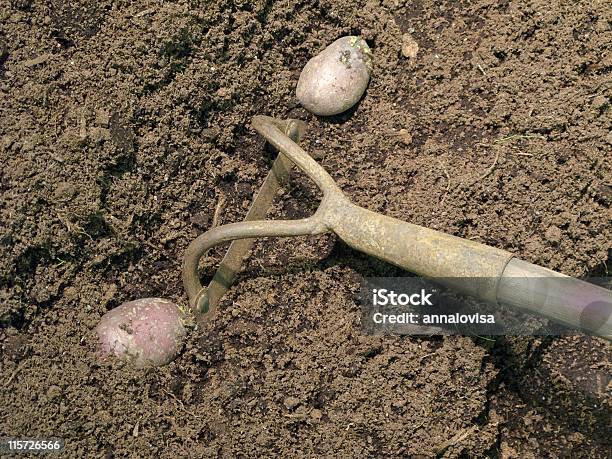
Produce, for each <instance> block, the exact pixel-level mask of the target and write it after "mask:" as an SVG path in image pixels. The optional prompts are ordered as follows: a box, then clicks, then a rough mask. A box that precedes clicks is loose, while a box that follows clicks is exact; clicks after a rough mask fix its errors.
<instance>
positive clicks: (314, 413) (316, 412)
mask: <svg viewBox="0 0 612 459" xmlns="http://www.w3.org/2000/svg"><path fill="white" fill-rule="evenodd" d="M310 417H311V418H312V419H316V420H317V421H318V420H319V419H321V418H322V417H323V413H322V412H321V410H318V409H316V408H315V409H314V410H312V411H311V412H310Z"/></svg>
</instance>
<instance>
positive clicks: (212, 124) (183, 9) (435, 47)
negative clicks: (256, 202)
mask: <svg viewBox="0 0 612 459" xmlns="http://www.w3.org/2000/svg"><path fill="white" fill-rule="evenodd" d="M347 34H360V35H362V36H363V37H364V38H365V39H366V40H367V41H368V43H369V44H370V46H371V48H372V51H373V53H374V57H375V61H374V73H373V77H372V81H371V83H370V86H369V88H368V91H367V93H366V95H365V97H364V99H363V100H362V102H361V103H360V104H359V105H358V107H357V108H356V109H354V110H352V111H351V112H350V113H348V114H345V115H342V116H338V117H334V118H331V119H326V118H317V117H314V116H312V115H310V114H308V113H307V112H306V111H304V110H303V109H301V108H300V107H299V105H298V103H297V101H296V99H295V85H296V83H297V79H298V76H299V73H300V70H301V68H302V67H303V66H304V64H305V63H306V62H307V60H308V59H309V58H310V57H311V56H313V55H314V54H316V53H317V52H319V51H320V50H322V49H323V48H324V47H325V46H326V45H327V44H329V43H331V42H332V41H333V40H335V39H336V38H338V37H340V36H343V35H347ZM405 34H409V35H410V37H412V39H413V40H414V41H416V43H418V46H419V51H418V54H417V56H416V57H410V58H406V57H403V56H402V53H401V49H402V43H403V41H404V40H405V39H407V36H405ZM611 70H612V8H611V7H610V4H609V2H607V1H605V0H594V1H590V2H578V3H576V2H571V1H557V2H550V1H546V2H545V1H497V0H473V1H461V2H459V1H443V2H434V1H421V0H420V1H415V2H403V1H391V0H382V1H367V2H357V1H352V0H334V1H332V0H319V1H297V2H290V1H274V0H265V1H264V0H256V1H252V2H247V1H239V0H226V1H221V0H210V1H197V0H193V1H179V2H172V3H170V2H167V3H162V2H152V1H135V2H109V1H100V2H86V1H72V2H64V1H62V0H54V1H41V2H33V1H32V0H11V1H8V0H0V157H1V161H2V168H1V170H0V190H1V200H0V250H1V251H2V252H1V256H0V268H1V271H0V273H1V277H0V324H1V327H2V328H1V330H0V341H1V354H0V356H1V363H0V365H1V367H0V368H1V372H2V383H1V384H0V392H1V394H2V395H1V396H2V403H1V404H0V435H8V436H13V437H35V438H50V437H57V438H63V439H65V440H66V452H65V455H66V456H67V457H124V456H132V457H147V456H160V457H176V456H180V457H188V456H199V457H201V456H206V457H207V456H222V457H236V456H243V457H254V456H275V455H287V456H301V457H302V456H303V457H407V456H411V457H418V455H421V456H423V457H435V456H438V457H473V456H489V457H534V458H537V457H549V456H552V457H556V456H565V457H567V456H572V457H609V456H608V455H609V453H610V448H612V444H611V438H610V430H609V428H610V424H609V423H610V416H611V410H612V394H611V391H612V386H611V384H610V377H611V373H612V369H611V367H612V364H611V359H610V346H609V344H607V343H606V342H604V341H602V340H599V339H593V338H579V337H567V338H545V339H532V338H498V339H495V340H490V339H481V338H468V337H430V338H415V337H373V336H365V335H363V334H362V333H361V330H360V324H359V317H360V314H359V306H358V303H357V292H358V290H359V284H360V280H361V279H362V278H363V277H364V276H400V275H402V272H401V271H400V270H398V269H396V268H393V267H391V266H388V265H386V264H384V263H382V262H378V261H376V260H373V259H371V258H369V257H367V256H365V255H362V254H360V253H357V252H354V251H352V250H351V249H349V248H348V247H347V246H345V245H344V244H343V243H342V242H340V241H338V240H337V239H336V238H335V237H334V236H330V235H325V236H317V237H303V238H292V239H283V240H262V241H259V242H258V243H257V244H256V246H255V248H254V249H253V252H252V254H251V256H250V257H249V261H248V262H247V263H246V265H245V269H244V271H243V272H242V273H241V275H240V277H239V279H238V282H237V283H236V284H235V286H234V287H233V288H232V289H231V290H230V291H229V292H228V294H227V295H226V296H225V298H224V299H223V301H222V304H221V307H220V310H219V313H218V315H217V316H216V317H214V318H213V319H212V320H210V321H209V322H207V323H205V324H201V325H200V326H199V327H195V328H194V329H192V330H191V333H190V335H189V339H188V341H187V344H186V346H185V349H184V350H183V352H182V353H181V355H180V356H179V358H178V359H177V360H176V361H175V362H173V363H172V364H170V365H168V366H167V367H163V368H158V369H149V370H133V369H130V368H129V367H125V366H122V365H121V364H119V363H117V362H112V361H105V362H99V361H98V360H97V359H96V358H95V356H94V349H95V340H94V337H93V336H92V329H93V328H94V327H95V325H96V323H97V322H98V320H99V319H100V317H101V316H102V314H104V313H105V312H106V311H107V310H109V309H111V308H113V307H116V306H118V305H119V304H121V303H122V302H124V301H127V300H130V299H134V298H139V297H146V296H158V297H166V298H169V299H172V300H173V301H175V302H178V303H180V304H183V305H184V304H186V298H185V296H184V293H183V289H182V285H181V281H180V268H181V257H182V253H183V251H184V249H185V247H186V246H187V244H188V243H189V242H190V241H191V240H193V238H194V237H195V236H196V235H198V234H200V233H202V232H203V231H205V230H207V229H209V228H210V227H212V226H213V225H217V224H224V223H229V222H234V221H239V220H241V219H242V218H243V217H244V215H245V213H246V210H247V208H248V205H249V203H250V201H251V199H252V197H253V193H254V192H255V191H256V190H257V189H258V187H259V185H260V184H261V182H262V180H263V178H264V177H265V175H266V173H267V171H268V169H269V167H270V164H271V154H270V152H269V151H266V149H265V148H264V142H263V140H262V139H261V138H259V137H258V136H257V135H256V134H255V133H254V132H253V131H252V130H251V129H250V127H249V123H250V120H251V118H252V117H253V116H254V115H256V114H266V115H272V116H278V117H294V118H300V119H304V120H306V121H308V123H309V131H308V133H307V136H306V138H305V139H304V142H303V143H304V148H305V149H306V150H307V151H308V152H310V153H311V154H312V155H313V156H314V157H316V158H317V160H318V161H319V162H320V163H321V164H323V165H324V167H325V168H326V169H327V170H328V171H329V172H330V174H331V175H332V176H333V177H334V179H335V180H337V182H338V184H339V185H340V186H341V187H342V189H343V190H344V191H345V192H346V193H347V195H348V196H349V197H350V198H351V199H352V200H353V201H355V202H356V203H357V204H359V205H362V206H364V207H367V208H369V209H371V210H374V211H377V212H382V213H385V214H387V215H391V216H393V217H397V218H400V219H402V220H406V221H409V222H413V223H416V224H420V225H424V226H427V227H430V228H435V229H439V230H442V231H445V232H447V233H450V234H455V235H458V236H461V237H464V238H469V239H473V240H476V241H479V242H482V243H486V244H489V245H492V246H495V247H499V248H503V249H506V250H509V251H511V252H513V253H515V254H516V255H517V256H519V257H521V258H523V259H526V260H528V261H531V262H533V263H537V264H540V265H542V266H546V267H548V268H551V269H555V270H557V271H560V272H563V273H565V274H568V275H572V276H577V277H584V276H605V275H608V268H609V266H610V265H611V260H610V253H611V251H612V242H611V241H612V229H611V225H610V221H611V217H612V213H611V211H610V203H611V201H612V161H610V159H611V154H610V153H611V148H612V133H611V131H610V128H611V122H610V120H611V117H610V113H611V110H610V99H611V97H612V79H611V73H610V72H611ZM318 199H319V195H318V193H317V191H316V190H315V189H314V187H313V186H312V184H310V183H309V182H308V181H307V180H306V179H304V178H303V177H302V176H300V174H298V173H294V174H293V180H292V183H291V185H290V186H288V187H287V188H286V189H284V190H283V193H282V194H281V195H279V196H278V197H277V200H276V202H277V204H276V206H275V208H274V209H272V210H271V212H270V214H269V218H298V217H303V216H306V215H308V214H310V213H312V212H313V211H314V209H315V208H316V205H317V200H318ZM225 249H226V247H220V248H218V249H214V250H212V251H211V253H210V254H209V255H208V256H207V257H206V260H205V264H204V266H203V270H202V276H203V277H204V278H205V279H209V278H210V276H211V275H212V274H213V273H214V269H215V266H216V265H217V264H218V262H219V261H220V259H221V257H222V256H223V253H224V251H225Z"/></svg>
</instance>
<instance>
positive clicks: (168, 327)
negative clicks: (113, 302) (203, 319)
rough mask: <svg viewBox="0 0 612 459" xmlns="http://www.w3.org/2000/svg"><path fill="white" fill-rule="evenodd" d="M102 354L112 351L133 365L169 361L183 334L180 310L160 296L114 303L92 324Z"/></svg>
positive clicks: (183, 336)
mask: <svg viewBox="0 0 612 459" xmlns="http://www.w3.org/2000/svg"><path fill="white" fill-rule="evenodd" d="M96 333H97V335H98V338H99V340H100V343H99V344H100V354H101V356H102V357H105V356H108V355H111V354H113V355H115V356H116V357H118V358H120V359H123V360H128V361H130V362H131V363H133V364H134V366H136V367H146V366H159V365H165V364H167V363H170V362H171V361H172V360H174V358H175V357H176V356H177V355H178V353H179V351H180V349H181V347H182V345H183V340H184V338H185V327H184V325H183V314H182V312H181V310H180V309H179V307H178V306H177V305H176V304H174V303H172V302H170V301H168V300H165V299H163V298H142V299H139V300H135V301H130V302H128V303H123V304H122V305H120V306H118V307H116V308H115V309H113V310H111V311H109V312H107V313H106V314H104V316H102V319H101V320H100V323H99V324H98V326H97V327H96Z"/></svg>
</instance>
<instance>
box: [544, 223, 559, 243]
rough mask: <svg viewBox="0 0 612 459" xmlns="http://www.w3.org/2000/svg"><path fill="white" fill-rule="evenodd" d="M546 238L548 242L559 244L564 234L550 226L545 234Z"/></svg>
mask: <svg viewBox="0 0 612 459" xmlns="http://www.w3.org/2000/svg"><path fill="white" fill-rule="evenodd" d="M544 236H545V237H546V239H547V240H548V241H550V242H553V243H555V244H557V243H558V242H559V241H560V240H561V238H562V237H563V233H562V232H561V230H560V229H559V228H557V227H556V226H550V227H549V228H548V229H547V230H546V232H545V233H544Z"/></svg>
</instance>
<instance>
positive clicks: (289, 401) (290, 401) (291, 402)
mask: <svg viewBox="0 0 612 459" xmlns="http://www.w3.org/2000/svg"><path fill="white" fill-rule="evenodd" d="M299 404H300V401H299V400H298V399H297V398H295V397H287V398H286V399H285V400H283V405H285V408H287V409H288V410H292V409H294V408H295V407H296V406H298V405H299Z"/></svg>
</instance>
